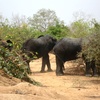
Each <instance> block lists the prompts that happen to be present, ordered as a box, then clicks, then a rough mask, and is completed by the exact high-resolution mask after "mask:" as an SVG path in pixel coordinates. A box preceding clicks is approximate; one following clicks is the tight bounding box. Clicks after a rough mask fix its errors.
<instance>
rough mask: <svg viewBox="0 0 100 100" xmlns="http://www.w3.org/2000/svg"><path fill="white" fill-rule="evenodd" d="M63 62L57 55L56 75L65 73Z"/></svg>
mask: <svg viewBox="0 0 100 100" xmlns="http://www.w3.org/2000/svg"><path fill="white" fill-rule="evenodd" d="M63 67H64V65H63V62H62V61H61V60H60V59H59V57H57V56H56V75H57V76H61V75H64V72H63Z"/></svg>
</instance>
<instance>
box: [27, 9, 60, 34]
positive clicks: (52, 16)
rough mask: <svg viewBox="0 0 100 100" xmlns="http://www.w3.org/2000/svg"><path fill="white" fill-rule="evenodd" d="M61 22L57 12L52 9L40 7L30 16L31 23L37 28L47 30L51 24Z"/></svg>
mask: <svg viewBox="0 0 100 100" xmlns="http://www.w3.org/2000/svg"><path fill="white" fill-rule="evenodd" d="M57 22H59V19H58V18H57V16H56V13H55V12H54V11H53V10H50V9H48V10H47V9H40V10H39V11H38V12H37V13H36V14H34V15H33V17H32V18H29V24H30V26H31V27H32V28H34V29H35V30H38V31H40V32H45V31H46V30H47V28H48V27H49V26H55V25H56V23H57Z"/></svg>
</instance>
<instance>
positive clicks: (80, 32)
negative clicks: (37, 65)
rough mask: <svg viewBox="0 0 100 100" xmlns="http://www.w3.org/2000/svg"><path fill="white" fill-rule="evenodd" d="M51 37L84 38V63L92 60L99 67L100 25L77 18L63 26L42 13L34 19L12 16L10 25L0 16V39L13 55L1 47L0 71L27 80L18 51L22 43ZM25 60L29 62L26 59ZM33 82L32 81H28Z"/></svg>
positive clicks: (94, 21)
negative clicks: (9, 43)
mask: <svg viewBox="0 0 100 100" xmlns="http://www.w3.org/2000/svg"><path fill="white" fill-rule="evenodd" d="M44 34H50V35H52V36H54V37H56V38H57V39H60V38H62V37H75V38H76V37H87V38H88V40H89V44H88V45H84V46H83V48H84V49H83V51H82V52H87V59H88V60H91V58H94V59H95V60H96V63H97V65H99V67H100V24H99V22H97V21H96V20H95V19H91V20H86V19H85V18H79V19H77V20H75V21H74V22H72V23H71V24H70V25H69V26H66V25H65V23H64V22H63V21H60V19H59V18H58V17H57V16H56V13H55V12H54V11H52V10H46V9H41V10H39V11H38V12H37V13H36V14H35V15H33V17H30V18H25V17H19V16H17V15H16V16H13V18H12V22H11V21H9V20H8V19H4V18H3V16H2V15H0V39H2V40H8V39H10V40H11V41H12V42H13V44H14V47H13V50H12V52H9V50H7V49H5V48H3V47H2V46H0V68H1V69H3V70H4V71H5V72H6V73H8V74H9V75H12V76H14V77H17V78H21V79H25V78H27V77H28V76H27V69H28V68H27V64H26V63H25V62H24V61H23V59H22V55H21V54H22V53H21V51H20V49H21V45H22V43H23V42H24V41H25V40H26V39H28V38H30V37H38V36H39V35H44ZM27 59H29V58H28V57H27ZM31 82H32V81H31Z"/></svg>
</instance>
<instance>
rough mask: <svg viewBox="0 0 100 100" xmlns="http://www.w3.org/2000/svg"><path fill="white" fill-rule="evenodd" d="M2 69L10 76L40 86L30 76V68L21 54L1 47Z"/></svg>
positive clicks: (0, 62) (0, 60) (0, 67)
mask: <svg viewBox="0 0 100 100" xmlns="http://www.w3.org/2000/svg"><path fill="white" fill-rule="evenodd" d="M0 69H3V70H4V71H5V72H6V73H7V74H9V75H10V76H13V77H16V78H19V79H22V80H25V81H27V82H30V83H32V84H34V85H39V84H40V83H38V82H36V81H35V80H32V79H30V77H29V76H28V74H27V72H28V66H27V64H26V62H25V61H24V60H23V59H22V53H21V52H18V51H15V50H12V51H11V52H10V51H9V50H8V49H7V48H4V47H3V46H0Z"/></svg>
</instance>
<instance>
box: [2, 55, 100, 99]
mask: <svg viewBox="0 0 100 100" xmlns="http://www.w3.org/2000/svg"><path fill="white" fill-rule="evenodd" d="M50 62H51V66H52V69H53V72H47V71H46V72H45V73H40V68H41V59H37V60H34V61H33V62H31V63H30V65H31V70H32V72H33V73H32V75H30V77H31V78H32V79H35V80H36V81H38V82H41V84H42V85H43V86H42V87H40V86H34V85H32V84H29V83H27V82H21V81H20V80H19V79H16V78H12V77H9V76H6V75H3V72H2V71H1V72H0V100H100V77H85V76H84V72H82V70H83V69H84V68H83V67H81V68H77V67H76V64H73V63H71V62H68V63H65V68H66V70H65V75H64V76H56V74H55V68H56V64H55V57H54V55H52V54H50Z"/></svg>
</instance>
